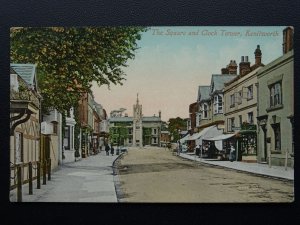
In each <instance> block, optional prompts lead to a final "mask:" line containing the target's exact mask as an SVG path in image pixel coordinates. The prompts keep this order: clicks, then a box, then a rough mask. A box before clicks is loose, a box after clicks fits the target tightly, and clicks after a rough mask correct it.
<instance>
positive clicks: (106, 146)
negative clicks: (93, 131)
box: [105, 144, 109, 155]
mask: <svg viewBox="0 0 300 225" xmlns="http://www.w3.org/2000/svg"><path fill="white" fill-rule="evenodd" d="M105 152H106V155H109V145H108V144H106V145H105Z"/></svg>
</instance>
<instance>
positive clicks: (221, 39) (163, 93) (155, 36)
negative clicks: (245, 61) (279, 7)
mask: <svg viewBox="0 0 300 225" xmlns="http://www.w3.org/2000/svg"><path fill="white" fill-rule="evenodd" d="M284 28H285V27H282V26H280V27H279V26H276V27H207V26H206V27H174V26H173V27H151V28H150V29H149V30H148V31H147V32H146V33H143V35H142V39H141V40H140V41H139V42H138V45H139V47H140V48H139V49H138V50H137V52H136V55H135V59H134V60H131V61H129V62H128V65H129V66H128V67H127V68H125V69H124V71H125V72H126V74H127V76H126V79H127V80H126V81H124V84H123V86H120V85H117V86H113V85H112V86H111V89H110V90H108V88H107V87H106V86H101V87H98V86H94V87H93V92H94V95H95V100H96V101H97V102H98V103H100V104H102V105H103V107H104V108H105V109H106V111H107V113H108V114H109V113H110V111H111V110H114V109H119V108H126V109H127V111H126V112H127V113H128V114H129V116H132V107H133V104H134V103H135V102H136V93H139V99H140V103H141V104H142V105H143V114H144V115H145V116H153V115H154V114H155V115H158V111H159V110H161V111H162V119H163V120H166V121H167V120H168V119H169V118H174V117H177V116H179V117H182V118H187V117H189V113H188V107H189V104H191V103H193V102H195V101H196V99H197V92H198V86H199V85H209V84H210V79H211V74H220V73H221V68H223V67H226V65H227V64H228V63H229V62H230V60H236V62H237V64H239V62H240V60H241V56H248V57H249V61H250V62H251V65H252V64H254V62H255V59H254V51H255V49H256V46H257V45H260V48H261V51H262V63H264V64H267V63H269V62H271V61H273V60H275V59H276V58H278V57H280V56H281V55H282V30H283V29H284ZM175 32H177V33H176V34H175ZM192 32H193V33H192ZM253 32H256V33H260V32H271V33H270V34H271V35H270V36H254V35H251V34H252V33H253ZM260 34H262V33H260Z"/></svg>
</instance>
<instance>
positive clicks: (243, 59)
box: [240, 56, 251, 76]
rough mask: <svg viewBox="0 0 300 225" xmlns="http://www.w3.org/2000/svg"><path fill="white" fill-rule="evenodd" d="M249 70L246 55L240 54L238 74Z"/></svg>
mask: <svg viewBox="0 0 300 225" xmlns="http://www.w3.org/2000/svg"><path fill="white" fill-rule="evenodd" d="M250 71H251V68H250V62H248V56H242V57H241V62H240V75H241V76H244V75H245V74H247V73H249V72H250Z"/></svg>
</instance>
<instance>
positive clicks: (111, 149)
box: [110, 145, 115, 156]
mask: <svg viewBox="0 0 300 225" xmlns="http://www.w3.org/2000/svg"><path fill="white" fill-rule="evenodd" d="M114 153H115V149H114V147H113V145H111V146H110V154H111V155H112V156H113V155H114Z"/></svg>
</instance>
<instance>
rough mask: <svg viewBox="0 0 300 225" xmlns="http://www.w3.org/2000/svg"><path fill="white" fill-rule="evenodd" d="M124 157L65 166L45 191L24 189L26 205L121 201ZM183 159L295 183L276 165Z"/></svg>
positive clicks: (97, 157)
mask: <svg viewBox="0 0 300 225" xmlns="http://www.w3.org/2000/svg"><path fill="white" fill-rule="evenodd" d="M120 156H122V154H120V155H114V156H111V155H109V156H106V153H105V151H102V152H100V153H99V154H97V155H91V156H89V157H87V158H84V159H81V160H79V161H77V162H71V163H64V164H63V165H61V166H59V167H58V169H57V170H56V171H54V172H52V174H51V180H47V182H46V184H45V185H43V184H42V180H41V189H37V188H36V180H34V182H33V194H32V195H29V194H28V192H29V188H28V184H24V185H23V187H22V190H23V195H22V201H23V202H109V203H116V202H118V198H117V193H118V194H120V191H119V190H118V188H119V185H120V184H119V180H118V176H117V173H115V172H114V168H113V163H114V161H115V160H116V159H117V158H118V157H120ZM179 157H182V158H185V159H188V160H193V161H195V162H197V163H199V164H201V163H204V164H208V165H212V166H218V167H221V168H230V169H234V170H238V171H243V172H247V173H252V174H256V175H262V176H267V177H273V178H279V179H287V180H292V181H293V180H294V169H293V168H290V167H288V168H287V169H285V167H280V166H272V167H269V165H268V164H261V163H253V162H251V163H249V162H243V161H242V162H240V161H233V162H230V161H220V160H216V159H215V160H214V159H205V158H199V157H198V156H196V155H195V154H190V153H180V155H179ZM9 199H10V201H11V202H16V201H17V192H16V189H14V190H12V191H10V194H9Z"/></svg>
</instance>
